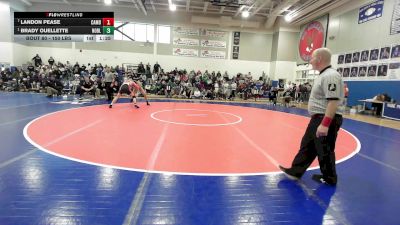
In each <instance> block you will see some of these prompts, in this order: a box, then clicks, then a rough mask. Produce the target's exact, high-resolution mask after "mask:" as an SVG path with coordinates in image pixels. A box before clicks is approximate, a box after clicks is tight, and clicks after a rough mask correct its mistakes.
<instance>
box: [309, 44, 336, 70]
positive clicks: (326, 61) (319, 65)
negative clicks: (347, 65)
mask: <svg viewBox="0 0 400 225" xmlns="http://www.w3.org/2000/svg"><path fill="white" fill-rule="evenodd" d="M331 55H332V54H331V51H330V50H329V49H328V48H318V49H316V50H314V52H313V53H312V58H311V61H310V63H311V65H312V66H313V68H314V69H315V70H319V71H321V70H322V69H324V68H326V67H327V66H329V65H331Z"/></svg>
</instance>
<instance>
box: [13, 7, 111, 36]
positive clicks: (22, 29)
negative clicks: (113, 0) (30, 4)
mask: <svg viewBox="0 0 400 225" xmlns="http://www.w3.org/2000/svg"><path fill="white" fill-rule="evenodd" d="M113 39H114V12H15V13H14V41H16V42H23V41H37V42H39V41H40V42H59V41H68V42H71V41H74V42H102V41H109V40H113Z"/></svg>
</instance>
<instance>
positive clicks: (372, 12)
mask: <svg viewBox="0 0 400 225" xmlns="http://www.w3.org/2000/svg"><path fill="white" fill-rule="evenodd" d="M382 12H383V0H377V1H375V2H372V3H370V4H368V5H365V6H363V7H361V8H360V9H359V11H358V24H361V23H365V22H367V21H370V20H373V19H376V18H379V17H381V16H382Z"/></svg>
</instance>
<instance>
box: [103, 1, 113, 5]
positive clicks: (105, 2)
mask: <svg viewBox="0 0 400 225" xmlns="http://www.w3.org/2000/svg"><path fill="white" fill-rule="evenodd" d="M111 3H112V0H104V4H106V5H111Z"/></svg>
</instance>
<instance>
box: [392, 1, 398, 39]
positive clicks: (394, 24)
mask: <svg viewBox="0 0 400 225" xmlns="http://www.w3.org/2000/svg"><path fill="white" fill-rule="evenodd" d="M390 34H391V35H393V34H400V0H396V1H395V3H394V7H393V14H392V21H391V23H390Z"/></svg>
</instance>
